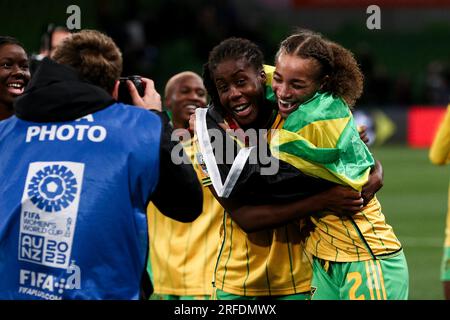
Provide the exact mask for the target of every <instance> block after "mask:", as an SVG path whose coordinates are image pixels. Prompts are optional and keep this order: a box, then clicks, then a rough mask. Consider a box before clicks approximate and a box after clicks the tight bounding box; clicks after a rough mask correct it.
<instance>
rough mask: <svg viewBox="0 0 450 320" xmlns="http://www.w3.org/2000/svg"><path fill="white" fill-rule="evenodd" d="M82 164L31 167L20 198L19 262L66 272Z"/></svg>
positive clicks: (39, 163) (73, 229)
mask: <svg viewBox="0 0 450 320" xmlns="http://www.w3.org/2000/svg"><path fill="white" fill-rule="evenodd" d="M84 166H85V165H84V163H77V162H68V161H61V162H33V163H30V166H29V168H28V174H27V177H26V181H25V188H24V190H23V195H22V207H21V217H20V238H19V247H20V249H19V259H20V260H25V261H29V262H33V263H37V264H42V265H45V266H49V267H54V268H64V269H66V268H68V267H69V262H70V258H71V252H72V242H73V239H74V233H75V228H76V222H77V217H78V206H79V203H80V196H81V193H82V192H81V191H82V182H83V174H84Z"/></svg>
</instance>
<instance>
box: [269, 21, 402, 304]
mask: <svg viewBox="0 0 450 320" xmlns="http://www.w3.org/2000/svg"><path fill="white" fill-rule="evenodd" d="M275 62H276V69H275V72H274V76H273V81H272V87H273V91H274V93H275V96H276V98H277V101H278V108H279V112H280V114H281V115H282V116H283V117H284V118H285V122H284V124H283V127H282V129H281V130H278V131H277V132H276V133H275V134H274V135H273V137H272V139H271V141H270V146H271V151H272V152H273V154H274V156H276V157H279V158H280V159H281V160H284V161H286V162H288V163H290V164H291V165H293V166H295V167H296V168H298V169H299V170H301V171H302V172H304V173H306V174H308V175H311V176H313V177H317V178H321V179H325V180H328V181H332V182H335V183H338V184H341V185H346V186H350V187H352V188H353V189H355V190H357V191H361V188H362V186H363V185H364V184H365V183H366V182H367V180H368V176H369V172H370V170H371V168H372V167H373V165H374V159H373V157H372V155H371V153H370V152H369V150H368V148H367V147H366V145H365V144H364V143H363V142H362V141H361V139H360V138H359V134H358V132H357V129H356V126H355V124H354V121H353V117H352V113H351V110H350V107H352V106H353V105H354V104H355V102H356V100H357V99H358V98H359V97H360V95H361V93H362V88H363V75H362V73H361V71H360V69H359V67H358V64H357V62H356V60H355V59H354V57H353V55H352V53H351V52H350V51H349V50H347V49H345V48H343V47H342V46H341V45H339V44H337V43H334V42H331V41H329V40H328V39H325V38H323V37H322V36H321V35H320V34H317V33H314V32H311V31H308V30H301V31H299V32H298V33H296V34H293V35H291V36H289V37H288V38H286V39H285V40H284V41H283V42H282V43H281V45H280V48H279V50H278V52H277V55H276V59H275ZM310 220H311V222H312V223H313V224H314V229H313V231H312V232H311V233H310V235H309V237H308V238H307V240H306V250H307V251H308V252H309V253H311V254H312V255H313V257H314V258H313V278H312V283H311V286H312V291H313V292H314V294H313V297H312V298H313V299H317V300H321V299H361V300H362V299H371V300H377V299H407V297H408V268H407V264H406V260H405V257H404V254H403V251H402V246H401V244H400V242H399V240H398V239H397V237H396V236H395V234H394V231H393V229H392V227H391V226H390V225H388V224H387V223H386V220H385V217H384V215H383V214H382V212H381V206H380V203H379V201H378V200H377V198H376V197H374V198H373V199H372V200H370V202H368V203H367V204H365V206H364V207H363V208H362V209H361V211H360V212H358V213H357V214H355V215H352V216H348V217H345V216H337V215H333V214H330V213H327V212H322V213H320V214H315V215H312V216H311V217H310Z"/></svg>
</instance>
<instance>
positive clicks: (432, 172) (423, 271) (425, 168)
mask: <svg viewBox="0 0 450 320" xmlns="http://www.w3.org/2000/svg"><path fill="white" fill-rule="evenodd" d="M372 153H373V155H374V157H375V158H376V159H378V160H380V161H381V163H382V165H383V169H384V187H383V188H382V189H381V190H380V191H379V192H378V198H379V200H380V202H381V205H382V210H383V213H384V215H385V216H386V219H387V222H388V223H389V224H390V225H392V226H393V227H394V231H395V233H396V234H397V236H398V237H399V239H400V241H401V242H402V244H403V247H404V250H405V255H406V259H407V262H408V267H409V278H410V292H409V298H410V299H413V300H418V299H420V300H422V299H423V300H440V299H443V292H442V285H441V282H440V265H441V256H442V251H443V242H444V232H445V221H446V213H447V197H448V186H449V177H450V175H449V173H450V172H449V166H447V167H446V166H435V165H432V164H431V163H430V161H429V160H428V150H427V149H410V148H407V147H400V146H398V147H397V146H395V147H377V148H373V149H372Z"/></svg>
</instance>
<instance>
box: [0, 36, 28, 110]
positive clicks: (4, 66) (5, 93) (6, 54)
mask: <svg viewBox="0 0 450 320" xmlns="http://www.w3.org/2000/svg"><path fill="white" fill-rule="evenodd" d="M28 81H30V70H29V68H28V57H27V54H26V52H25V50H24V49H23V48H22V47H21V46H19V45H16V44H4V45H2V46H0V113H1V116H0V117H2V118H6V117H7V116H10V115H12V113H13V111H12V110H13V109H12V107H13V102H14V99H15V98H16V97H18V96H20V95H21V94H22V93H23V91H24V89H25V86H26V85H27V84H28Z"/></svg>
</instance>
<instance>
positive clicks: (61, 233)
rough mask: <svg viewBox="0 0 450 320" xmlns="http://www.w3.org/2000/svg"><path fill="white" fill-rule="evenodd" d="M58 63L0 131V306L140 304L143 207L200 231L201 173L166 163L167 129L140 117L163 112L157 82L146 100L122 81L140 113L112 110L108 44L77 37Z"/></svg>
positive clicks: (46, 66) (114, 90) (91, 34)
mask: <svg viewBox="0 0 450 320" xmlns="http://www.w3.org/2000/svg"><path fill="white" fill-rule="evenodd" d="M52 59H53V60H50V59H44V60H43V61H42V64H41V66H40V68H39V69H38V70H37V71H36V73H35V74H34V75H33V79H32V80H31V82H30V84H29V86H28V87H27V89H26V90H25V92H24V93H23V95H22V96H20V99H19V98H18V99H16V101H15V104H14V112H15V116H12V117H10V118H9V119H7V120H5V121H2V122H0V150H2V152H1V153H0V161H1V163H2V167H1V169H0V181H1V184H0V208H1V209H0V221H1V223H0V243H1V245H0V299H55V300H61V299H89V300H92V299H114V300H118V299H139V298H142V292H141V289H142V282H143V275H144V273H145V266H146V261H147V252H148V233H147V217H146V208H147V205H148V203H149V201H152V202H153V203H154V204H155V205H156V206H157V207H158V209H159V210H160V211H161V212H162V213H164V214H165V215H167V216H169V217H171V218H173V219H176V220H178V221H184V222H190V221H193V220H195V219H196V217H197V216H198V215H199V214H200V213H201V211H202V200H203V198H202V191H201V187H200V185H199V183H198V180H197V177H196V174H195V171H194V169H193V167H192V165H191V164H190V162H189V161H185V162H184V163H185V164H182V165H175V164H174V163H173V162H172V161H171V158H170V156H171V150H172V148H173V147H175V146H176V144H175V142H172V141H170V135H171V130H170V127H168V126H166V125H165V124H164V123H162V121H161V119H160V117H159V116H158V115H157V114H155V113H154V112H149V111H148V110H145V109H155V108H158V107H159V108H160V106H161V99H160V96H159V94H158V93H157V92H156V91H155V89H154V85H153V82H152V81H151V80H150V79H146V78H142V82H143V83H144V84H145V90H144V95H143V96H140V95H139V94H138V93H137V90H138V89H137V88H136V87H135V85H134V84H133V82H132V81H130V80H128V81H126V83H127V86H128V89H129V90H130V94H131V97H132V100H133V104H134V105H135V106H131V105H126V104H123V103H120V102H117V99H118V96H119V94H118V92H119V87H120V81H119V76H120V74H121V72H122V55H121V52H120V50H119V49H118V48H117V46H116V45H115V43H114V41H113V40H112V39H111V38H109V37H108V36H106V35H104V34H102V33H100V32H98V31H93V30H83V31H80V32H78V33H74V34H72V35H71V36H69V37H68V38H67V39H65V40H64V41H63V42H62V43H61V44H60V45H59V46H58V47H57V48H56V50H55V52H54V54H53V55H52ZM156 113H157V112H156ZM17 155H20V157H18V156H17ZM174 194H176V195H177V200H178V201H173V200H172V195H174Z"/></svg>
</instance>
